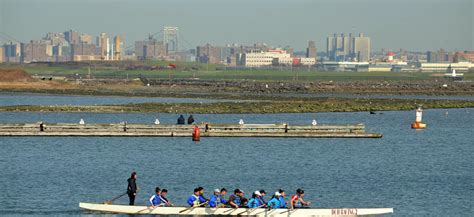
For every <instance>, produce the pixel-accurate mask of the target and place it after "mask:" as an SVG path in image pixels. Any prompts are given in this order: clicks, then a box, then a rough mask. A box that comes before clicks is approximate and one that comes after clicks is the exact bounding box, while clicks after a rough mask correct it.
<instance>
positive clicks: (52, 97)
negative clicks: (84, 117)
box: [0, 92, 474, 106]
mask: <svg viewBox="0 0 474 217" xmlns="http://www.w3.org/2000/svg"><path fill="white" fill-rule="evenodd" d="M254 95H261V94H253V95H252V94H249V95H247V96H254ZM269 96H280V97H307V98H318V97H319V98H320V97H340V98H351V99H355V98H360V99H434V100H469V101H473V100H474V96H427V95H383V94H370V95H368V94H345V93H344V94H342V93H341V94H338V93H315V94H269ZM226 101H231V102H244V101H252V100H226V99H200V98H170V97H126V96H89V95H56V94H36V93H8V92H0V106H15V105H122V104H129V103H213V102H226Z"/></svg>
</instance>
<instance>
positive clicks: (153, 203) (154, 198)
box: [150, 187, 161, 208]
mask: <svg viewBox="0 0 474 217" xmlns="http://www.w3.org/2000/svg"><path fill="white" fill-rule="evenodd" d="M160 194H161V189H160V187H156V188H155V194H154V195H153V196H151V197H150V205H151V207H152V208H155V206H159V205H160V204H161V199H160Z"/></svg>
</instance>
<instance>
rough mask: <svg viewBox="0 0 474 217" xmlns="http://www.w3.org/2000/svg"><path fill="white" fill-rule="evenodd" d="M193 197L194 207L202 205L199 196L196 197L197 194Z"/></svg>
mask: <svg viewBox="0 0 474 217" xmlns="http://www.w3.org/2000/svg"><path fill="white" fill-rule="evenodd" d="M193 197H194V199H195V200H194V201H193V206H199V205H200V204H201V200H200V199H199V196H196V195H195V194H193Z"/></svg>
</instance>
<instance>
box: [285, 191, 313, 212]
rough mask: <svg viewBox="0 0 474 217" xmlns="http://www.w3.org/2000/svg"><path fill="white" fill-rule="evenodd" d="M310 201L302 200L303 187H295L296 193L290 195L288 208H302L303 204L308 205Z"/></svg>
mask: <svg viewBox="0 0 474 217" xmlns="http://www.w3.org/2000/svg"><path fill="white" fill-rule="evenodd" d="M310 204H311V202H306V201H305V200H304V191H303V189H299V188H298V189H296V194H295V195H293V197H291V201H290V208H291V209H294V208H302V207H304V206H309V205H310Z"/></svg>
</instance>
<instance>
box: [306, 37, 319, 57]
mask: <svg viewBox="0 0 474 217" xmlns="http://www.w3.org/2000/svg"><path fill="white" fill-rule="evenodd" d="M317 55H318V54H317V50H316V43H314V41H309V42H308V48H306V57H308V58H314V59H317Z"/></svg>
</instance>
